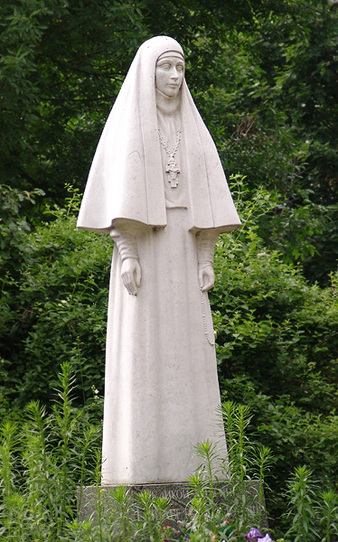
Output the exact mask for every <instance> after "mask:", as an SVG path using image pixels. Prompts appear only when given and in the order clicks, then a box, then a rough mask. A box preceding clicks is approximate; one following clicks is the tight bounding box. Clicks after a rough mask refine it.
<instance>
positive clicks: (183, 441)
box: [78, 36, 241, 485]
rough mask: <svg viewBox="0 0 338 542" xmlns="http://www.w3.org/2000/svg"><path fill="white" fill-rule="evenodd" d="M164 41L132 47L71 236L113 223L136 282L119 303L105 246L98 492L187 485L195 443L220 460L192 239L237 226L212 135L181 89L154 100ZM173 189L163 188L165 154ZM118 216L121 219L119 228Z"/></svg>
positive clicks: (209, 342) (207, 320) (115, 265)
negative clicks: (130, 256)
mask: <svg viewBox="0 0 338 542" xmlns="http://www.w3.org/2000/svg"><path fill="white" fill-rule="evenodd" d="M165 51H175V52H178V53H180V54H183V52H182V49H181V47H180V45H179V44H178V43H177V42H176V41H175V40H173V39H172V38H168V37H165V36H159V37H156V38H152V39H151V40H148V41H147V42H145V43H144V44H143V45H142V46H141V47H140V49H139V51H138V53H137V55H136V57H135V59H134V61H133V63H132V65H131V67H130V70H129V72H128V75H127V77H126V80H125V83H124V84H123V86H122V88H121V91H120V94H119V96H118V98H117V100H116V102H115V105H114V107H113V109H112V112H111V114H110V116H109V118H108V120H107V124H106V126H105V129H104V131H103V134H102V136H101V139H100V142H99V144H98V147H97V150H96V153H95V157H94V160H93V164H92V167H91V171H90V174H89V178H88V182H87V186H86V190H85V193H84V197H83V201H82V204H81V209H80V213H79V219H78V227H80V228H82V229H88V230H93V231H99V232H102V233H109V232H110V231H111V229H112V228H116V229H117V231H118V228H119V223H120V224H121V223H123V228H124V229H125V230H128V224H129V226H130V233H131V234H132V235H133V236H134V237H135V239H136V245H137V252H138V254H137V256H138V259H139V263H140V266H141V269H142V279H141V284H140V287H139V288H138V291H137V295H136V296H133V295H129V294H128V291H127V290H126V288H125V287H124V285H123V283H122V279H121V255H120V253H119V250H118V249H117V247H116V246H115V248H114V253H113V261H112V267H111V276H110V288H109V304H108V326H107V347H106V373H105V397H104V421H103V448H102V455H103V457H102V460H103V463H102V484H106V485H118V484H131V485H132V484H140V483H141V484H144V483H156V482H158V483H160V482H184V481H187V480H188V478H189V476H191V475H192V474H193V472H194V470H195V469H196V468H197V467H198V465H199V462H200V459H199V458H197V457H196V454H195V451H194V446H195V445H197V444H198V443H200V442H202V441H205V440H207V439H209V440H211V441H212V442H213V443H215V445H216V446H217V449H218V452H219V455H220V457H221V458H223V459H226V442H225V436H224V429H223V427H222V422H221V420H220V415H219V414H217V408H218V406H219V404H220V392H219V384H218V377H217V363H216V354H215V345H214V332H213V326H212V317H211V311H210V306H209V300H208V295H207V293H206V292H202V291H201V288H200V284H199V277H198V267H199V252H198V235H200V232H203V231H208V232H213V235H214V237H215V238H216V237H217V235H218V233H222V232H226V231H231V230H233V229H235V228H237V227H239V226H240V225H241V223H240V220H239V217H238V215H237V212H236V209H235V206H234V204H233V201H232V198H231V195H230V191H229V188H228V186H227V183H226V179H225V176H224V172H223V169H222V166H221V163H220V160H219V157H218V154H217V151H216V148H215V145H214V143H213V141H212V139H211V136H210V134H209V132H208V130H207V128H206V127H205V125H204V123H203V121H202V119H201V117H200V115H199V113H198V111H197V109H196V107H195V105H194V102H193V100H192V98H191V95H190V93H189V90H188V87H187V85H186V83H185V82H184V83H183V85H182V88H181V91H180V94H179V99H178V100H176V105H175V101H172V100H170V99H168V100H167V101H166V100H165V99H162V100H161V107H160V102H159V96H158V95H157V91H156V89H155V68H156V61H157V59H158V57H159V56H160V55H161V54H162V53H163V52H165ZM178 127H180V128H181V131H182V141H181V143H180V145H179V150H178V152H177V156H176V159H177V161H178V162H179V164H178V165H179V168H180V174H179V177H178V183H179V185H178V188H174V189H173V188H170V187H169V185H168V184H166V183H168V180H167V175H166V161H167V156H166V153H165V150H164V148H163V145H162V146H161V142H160V138H159V129H160V132H161V137H162V138H164V140H165V141H166V144H167V146H168V147H169V148H171V149H172V148H173V145H174V143H175V138H176V134H177V132H178ZM121 219H123V220H122V221H121Z"/></svg>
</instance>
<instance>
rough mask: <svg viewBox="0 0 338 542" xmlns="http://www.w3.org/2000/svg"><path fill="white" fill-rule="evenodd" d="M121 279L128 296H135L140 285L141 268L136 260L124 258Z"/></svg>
mask: <svg viewBox="0 0 338 542" xmlns="http://www.w3.org/2000/svg"><path fill="white" fill-rule="evenodd" d="M121 278H122V281H123V284H124V286H125V288H127V291H128V294H130V295H137V289H138V288H139V286H140V284H141V266H140V263H139V261H138V260H137V259H136V258H126V259H125V260H124V261H123V262H122V267H121Z"/></svg>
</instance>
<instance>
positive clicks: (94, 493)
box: [78, 480, 267, 524]
mask: <svg viewBox="0 0 338 542" xmlns="http://www.w3.org/2000/svg"><path fill="white" fill-rule="evenodd" d="M118 487H119V486H100V487H93V486H85V487H83V488H82V490H81V491H80V490H79V495H78V514H79V520H80V521H83V520H86V519H88V518H89V517H92V518H94V519H95V518H96V517H97V510H98V503H100V507H101V511H104V514H105V515H107V514H108V515H109V510H113V508H114V507H115V506H116V504H114V491H116V489H117V488H118ZM125 487H126V488H127V489H128V490H129V491H130V494H131V498H132V500H131V510H132V512H133V514H135V516H136V519H137V517H138V506H139V505H138V500H137V495H138V494H140V493H142V491H149V492H150V494H151V496H152V497H153V498H156V497H166V498H168V499H169V501H170V502H169V509H168V516H169V517H170V518H171V519H172V521H173V522H175V521H177V520H178V519H181V520H185V519H188V514H189V502H190V500H191V498H192V496H193V490H192V488H191V486H190V485H189V484H188V483H176V484H138V485H133V486H125ZM215 490H216V491H217V496H216V498H215V500H216V502H217V505H218V506H219V507H220V508H223V509H224V512H225V513H226V512H228V511H229V510H230V509H231V507H232V505H233V501H234V494H233V491H232V487H231V485H230V483H228V482H222V483H219V484H218V485H217V487H215ZM80 493H81V499H80ZM258 496H259V482H258V481H255V480H251V481H248V482H246V484H245V501H246V508H247V510H249V511H251V512H252V513H253V514H257V513H258V512H259V498H258ZM238 497H239V495H238ZM262 505H263V507H264V509H263V510H262V511H261V512H262V515H263V517H264V516H265V503H264V502H263V503H262ZM265 523H266V524H267V521H265Z"/></svg>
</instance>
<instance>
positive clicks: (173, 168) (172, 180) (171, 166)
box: [165, 156, 180, 188]
mask: <svg viewBox="0 0 338 542" xmlns="http://www.w3.org/2000/svg"><path fill="white" fill-rule="evenodd" d="M165 172H166V173H168V174H169V184H170V187H171V188H176V187H177V185H178V175H179V174H180V168H179V167H178V165H177V164H176V161H175V158H174V157H173V156H171V157H170V158H169V160H168V164H167V167H166V170H165Z"/></svg>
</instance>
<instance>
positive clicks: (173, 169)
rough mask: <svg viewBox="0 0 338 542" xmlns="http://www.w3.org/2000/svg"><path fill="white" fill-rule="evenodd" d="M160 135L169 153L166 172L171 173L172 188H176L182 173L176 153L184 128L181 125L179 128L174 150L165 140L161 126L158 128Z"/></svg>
mask: <svg viewBox="0 0 338 542" xmlns="http://www.w3.org/2000/svg"><path fill="white" fill-rule="evenodd" d="M158 137H159V139H160V142H161V144H162V146H163V148H164V150H165V152H166V153H167V155H168V163H167V166H166V169H165V172H166V173H168V175H169V179H168V182H169V184H170V186H171V188H176V187H177V185H178V175H179V174H180V173H181V171H180V168H179V166H178V164H177V162H176V159H175V155H176V153H177V151H178V147H179V144H180V142H181V137H182V128H181V126H180V127H179V129H178V130H177V133H176V142H175V145H174V147H173V150H172V151H171V150H170V149H169V148H168V145H167V143H166V142H165V139H164V136H163V134H162V132H161V130H160V129H159V128H158Z"/></svg>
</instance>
